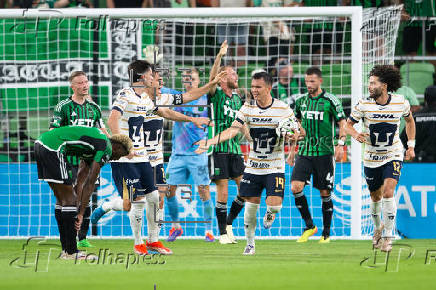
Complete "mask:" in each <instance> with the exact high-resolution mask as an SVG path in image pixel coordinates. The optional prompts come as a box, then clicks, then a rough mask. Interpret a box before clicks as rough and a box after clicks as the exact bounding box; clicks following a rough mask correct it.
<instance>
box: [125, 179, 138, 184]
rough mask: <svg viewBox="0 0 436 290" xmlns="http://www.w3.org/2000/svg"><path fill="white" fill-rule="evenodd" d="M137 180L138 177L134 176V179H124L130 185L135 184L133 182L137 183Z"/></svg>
mask: <svg viewBox="0 0 436 290" xmlns="http://www.w3.org/2000/svg"><path fill="white" fill-rule="evenodd" d="M138 182H139V178H136V179H130V178H127V179H126V185H132V184H135V183H138Z"/></svg>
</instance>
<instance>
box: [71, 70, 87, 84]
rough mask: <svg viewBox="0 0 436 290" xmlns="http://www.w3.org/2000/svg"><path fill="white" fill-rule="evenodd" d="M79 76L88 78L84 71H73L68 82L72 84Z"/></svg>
mask: <svg viewBox="0 0 436 290" xmlns="http://www.w3.org/2000/svg"><path fill="white" fill-rule="evenodd" d="M78 76H85V77H86V73H85V72H84V71H81V70H76V71H73V72H72V73H71V75H70V77H69V78H68V81H69V82H70V83H71V82H72V81H73V79H74V78H75V77H78Z"/></svg>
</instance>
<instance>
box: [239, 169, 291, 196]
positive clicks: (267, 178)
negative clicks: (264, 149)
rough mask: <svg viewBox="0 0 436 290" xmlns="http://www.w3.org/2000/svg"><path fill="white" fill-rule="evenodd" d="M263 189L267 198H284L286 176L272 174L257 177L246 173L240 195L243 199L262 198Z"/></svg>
mask: <svg viewBox="0 0 436 290" xmlns="http://www.w3.org/2000/svg"><path fill="white" fill-rule="evenodd" d="M263 189H265V190H266V196H281V197H283V196H284V192H285V174H284V173H271V174H265V175H256V174H251V173H244V175H243V176H242V180H241V185H240V188H239V195H240V196H242V197H260V196H261V194H262V191H263Z"/></svg>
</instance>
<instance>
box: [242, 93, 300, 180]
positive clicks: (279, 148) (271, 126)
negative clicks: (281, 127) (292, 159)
mask: <svg viewBox="0 0 436 290" xmlns="http://www.w3.org/2000/svg"><path fill="white" fill-rule="evenodd" d="M284 119H291V120H292V121H293V122H295V127H296V128H298V125H297V119H296V118H295V115H294V112H293V111H292V110H291V108H290V107H289V106H288V105H287V104H285V103H284V102H282V101H280V100H278V99H273V102H272V104H271V106H269V107H267V108H261V107H259V106H258V105H257V102H253V104H248V103H245V104H244V105H243V106H242V107H241V109H240V110H239V112H238V113H237V115H236V120H237V121H239V122H241V123H242V124H246V125H247V127H248V129H249V131H250V136H251V139H252V141H251V143H250V154H249V155H248V163H247V164H246V167H245V171H244V172H246V173H251V174H256V175H265V174H270V173H284V172H285V151H284V137H283V136H278V135H277V133H276V128H277V127H278V124H279V122H280V121H281V120H284Z"/></svg>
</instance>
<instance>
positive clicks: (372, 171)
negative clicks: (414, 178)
mask: <svg viewBox="0 0 436 290" xmlns="http://www.w3.org/2000/svg"><path fill="white" fill-rule="evenodd" d="M401 167H403V162H402V161H390V162H388V163H386V164H383V165H382V166H380V167H375V168H369V167H364V168H363V169H364V172H365V179H366V183H367V184H368V189H369V191H370V192H373V191H376V190H378V189H379V188H380V187H381V186H382V185H383V183H384V181H385V179H386V178H393V179H395V180H396V181H397V182H398V180H400V175H401Z"/></svg>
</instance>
